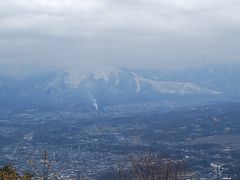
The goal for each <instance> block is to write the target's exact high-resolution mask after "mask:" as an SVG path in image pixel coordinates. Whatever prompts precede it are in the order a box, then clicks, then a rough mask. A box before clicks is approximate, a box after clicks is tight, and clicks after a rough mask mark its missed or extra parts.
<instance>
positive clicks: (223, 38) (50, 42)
mask: <svg viewBox="0 0 240 180" xmlns="http://www.w3.org/2000/svg"><path fill="white" fill-rule="evenodd" d="M0 9H1V11H0V64H36V65H67V66H68V65H72V64H78V63H94V64H102V63H103V64H108V65H117V66H128V65H129V66H137V67H154V68H157V67H159V68H162V67H169V66H172V67H185V66H192V65H205V64H209V63H211V64H214V63H223V62H225V63H226V62H240V1H239V0H6V1H5V0H1V1H0Z"/></svg>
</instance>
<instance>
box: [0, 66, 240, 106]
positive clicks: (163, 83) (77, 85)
mask: <svg viewBox="0 0 240 180" xmlns="http://www.w3.org/2000/svg"><path fill="white" fill-rule="evenodd" d="M194 72H195V73H196V71H194ZM201 72H202V71H201ZM207 72H208V73H209V74H212V76H210V75H207V76H204V74H205V73H206V72H205V73H203V74H202V73H196V74H194V73H185V74H186V75H182V74H181V73H179V74H178V73H175V74H174V75H173V74H166V73H162V72H156V71H145V70H133V69H126V68H112V67H101V68H99V67H97V68H81V67H80V68H76V67H74V68H69V69H65V70H61V71H58V72H54V73H46V74H42V75H39V76H35V77H31V78H26V79H24V80H13V79H10V78H9V79H8V78H3V79H4V80H1V78H0V89H1V93H2V95H1V93H0V99H1V105H4V104H6V102H7V103H8V104H9V102H12V103H13V102H14V104H19V105H21V106H22V105H26V106H27V105H31V106H33V105H35V106H49V105H52V106H55V105H57V106H59V105H64V106H89V107H92V108H94V109H96V110H98V109H99V108H101V107H104V106H106V105H118V104H131V103H144V102H156V101H158V102H161V101H163V100H164V101H166V100H169V99H171V100H173V101H177V100H183V101H184V100H185V99H186V100H188V101H189V100H192V101H195V100H197V99H201V100H211V99H213V100H216V99H220V98H221V99H223V98H224V97H226V94H227V92H225V90H226V89H230V87H228V88H227V87H226V86H223V83H222V84H221V86H220V85H219V83H218V81H217V77H218V76H219V73H217V76H215V75H213V74H214V72H216V70H215V69H211V71H210V70H209V71H207ZM239 74H240V73H239ZM231 78H233V77H231ZM235 80H236V79H234V80H232V79H229V82H231V81H234V82H235ZM239 89H240V88H239ZM3 92H7V95H4V94H3ZM10 99H11V101H10Z"/></svg>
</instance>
